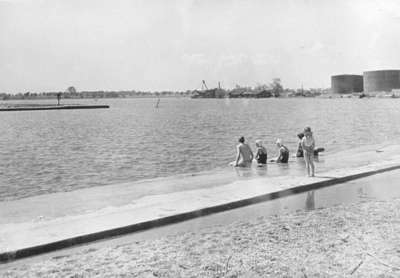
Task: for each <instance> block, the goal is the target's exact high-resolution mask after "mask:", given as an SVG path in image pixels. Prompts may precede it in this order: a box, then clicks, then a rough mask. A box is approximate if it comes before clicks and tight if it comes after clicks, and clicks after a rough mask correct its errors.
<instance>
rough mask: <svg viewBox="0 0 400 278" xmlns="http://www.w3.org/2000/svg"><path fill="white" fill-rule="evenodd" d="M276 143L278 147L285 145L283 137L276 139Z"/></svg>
mask: <svg viewBox="0 0 400 278" xmlns="http://www.w3.org/2000/svg"><path fill="white" fill-rule="evenodd" d="M276 145H277V146H278V147H281V146H282V145H283V143H282V139H280V138H278V139H276Z"/></svg>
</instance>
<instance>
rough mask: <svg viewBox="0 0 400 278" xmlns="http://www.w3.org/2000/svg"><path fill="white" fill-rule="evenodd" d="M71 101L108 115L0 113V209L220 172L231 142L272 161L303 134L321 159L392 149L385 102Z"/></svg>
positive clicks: (393, 107)
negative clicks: (278, 143) (26, 200)
mask: <svg viewBox="0 0 400 278" xmlns="http://www.w3.org/2000/svg"><path fill="white" fill-rule="evenodd" d="M42 102H43V101H42ZM72 102H77V101H76V100H75V101H73V100H71V101H69V103H72ZM79 102H80V103H98V104H103V103H107V104H110V105H111V108H110V109H99V110H64V111H63V110H60V111H31V112H30V111H24V112H2V113H1V114H0V116H1V121H0V130H1V133H0V158H1V159H0V200H5V199H14V198H22V197H26V196H32V195H37V194H44V193H48V192H57V191H68V190H74V189H77V188H83V187H91V186H99V185H107V184H115V183H121V182H130V181H137V180H141V179H148V178H155V177H163V176H171V175H176V174H181V173H194V172H200V171H206V170H215V169H217V170H218V169H226V168H227V167H228V166H227V164H228V163H229V162H230V161H232V160H233V159H234V156H235V145H236V142H237V138H238V137H239V136H241V135H244V136H245V137H246V139H248V140H249V141H250V142H251V145H252V147H253V148H254V141H255V140H256V139H262V140H264V142H265V145H266V147H267V149H268V151H269V157H270V158H271V157H272V156H275V154H276V149H275V145H274V142H275V140H276V138H278V137H280V138H283V140H284V142H285V144H286V145H287V146H288V147H289V149H290V150H291V151H292V152H294V151H295V149H296V145H297V137H296V134H297V133H298V132H299V131H301V130H302V129H303V127H304V126H307V125H308V126H311V127H312V128H313V130H314V134H315V137H316V141H317V145H318V146H323V147H325V148H326V150H327V152H328V153H329V152H336V151H339V150H343V149H350V148H352V147H355V146H359V145H369V144H375V143H382V142H386V141H393V142H396V143H398V142H400V139H399V137H400V136H399V135H400V129H399V124H398V119H399V118H400V101H399V100H393V99H260V100H251V99H235V100H232V99H230V100H224V99H222V100H207V99H195V100H193V99H174V98H171V99H162V100H161V103H160V107H159V108H158V109H155V108H154V105H155V103H156V99H114V100H100V101H98V102H94V101H93V100H83V101H79Z"/></svg>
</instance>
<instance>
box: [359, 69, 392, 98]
mask: <svg viewBox="0 0 400 278" xmlns="http://www.w3.org/2000/svg"><path fill="white" fill-rule="evenodd" d="M393 89H400V70H375V71H365V72H364V91H365V92H366V93H371V92H390V91H392V90H393Z"/></svg>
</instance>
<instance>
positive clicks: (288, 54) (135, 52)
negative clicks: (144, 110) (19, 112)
mask: <svg viewBox="0 0 400 278" xmlns="http://www.w3.org/2000/svg"><path fill="white" fill-rule="evenodd" d="M399 34H400V1H397V0H393V1H389V0H386V1H385V0H346V1H345V0H335V1H333V0H329V1H328V0H219V1H215V0H175V1H174V0H147V1H146V0H143V1H142V0H129V1H128V0H80V1H78V0H0V92H7V93H18V92H27V91H30V92H43V91H64V90H66V88H68V87H69V86H74V87H75V88H76V89H77V90H78V91H81V90H82V91H83V90H145V91H160V90H193V89H199V88H201V81H202V80H205V81H206V83H207V85H208V87H216V86H217V84H218V81H220V82H221V85H222V87H223V88H232V87H234V86H235V85H236V84H239V85H242V86H255V85H257V84H268V83H270V82H271V79H273V78H280V79H281V82H282V85H283V86H284V87H287V88H300V87H301V86H303V87H304V88H328V87H330V76H331V75H335V74H343V73H349V74H362V72H363V71H365V70H377V69H400V51H399V49H400V40H399Z"/></svg>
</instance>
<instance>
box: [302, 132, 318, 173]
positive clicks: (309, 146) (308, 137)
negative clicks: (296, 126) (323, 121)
mask: <svg viewBox="0 0 400 278" xmlns="http://www.w3.org/2000/svg"><path fill="white" fill-rule="evenodd" d="M301 147H302V148H303V152H304V160H305V162H306V168H307V173H308V176H309V177H314V172H315V167H314V148H315V141H314V137H313V134H312V132H311V128H310V127H306V128H305V129H304V137H303V139H301Z"/></svg>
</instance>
